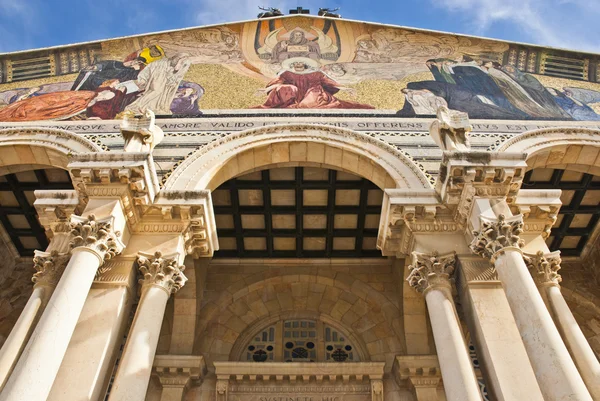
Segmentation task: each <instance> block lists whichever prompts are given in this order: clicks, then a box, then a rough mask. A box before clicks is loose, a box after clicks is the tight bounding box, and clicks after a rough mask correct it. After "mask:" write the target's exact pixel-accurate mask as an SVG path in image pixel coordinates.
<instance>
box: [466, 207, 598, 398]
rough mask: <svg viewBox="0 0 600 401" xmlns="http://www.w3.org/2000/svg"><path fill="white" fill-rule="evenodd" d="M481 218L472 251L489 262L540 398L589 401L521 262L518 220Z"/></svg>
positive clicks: (586, 392)
mask: <svg viewBox="0 0 600 401" xmlns="http://www.w3.org/2000/svg"><path fill="white" fill-rule="evenodd" d="M480 219H481V228H480V230H479V231H475V232H474V233H473V234H474V236H475V238H473V242H472V243H471V250H472V251H473V252H474V253H476V254H479V255H481V256H483V257H487V258H490V260H491V262H492V263H493V265H494V267H495V268H496V270H497V272H498V278H499V279H500V281H501V282H502V286H503V287H504V291H505V292H506V298H507V300H508V303H509V305H510V308H511V310H512V313H513V315H514V317H515V321H516V323H517V327H518V328H519V332H520V333H521V338H522V339H523V343H524V345H525V349H526V350H527V354H528V355H529V360H530V361H531V364H532V366H533V370H534V372H535V374H536V377H537V380H538V384H539V385H540V389H541V390H542V394H543V395H544V399H545V400H547V401H575V400H579V401H584V400H585V401H591V400H592V398H591V396H590V393H589V392H588V391H587V389H586V387H585V384H584V383H583V380H582V379H581V376H580V375H579V372H577V368H576V367H575V364H574V363H573V360H572V359H571V356H570V355H569V352H568V351H567V348H566V347H565V344H564V343H563V341H562V339H561V338H560V334H559V333H558V330H557V329H556V326H555V325H554V322H553V321H552V318H551V316H550V313H548V309H547V308H546V305H544V301H543V300H542V297H541V296H540V293H539V291H538V289H537V288H536V286H535V283H534V282H533V279H532V278H531V275H530V274H529V272H528V270H527V266H526V265H525V261H524V260H523V255H522V251H521V247H522V246H523V240H521V239H520V237H519V235H520V234H521V233H522V232H523V219H522V216H514V217H510V218H508V219H507V218H505V216H504V215H502V214H500V215H498V218H497V219H490V218H487V217H483V216H481V217H480Z"/></svg>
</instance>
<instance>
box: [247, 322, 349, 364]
mask: <svg viewBox="0 0 600 401" xmlns="http://www.w3.org/2000/svg"><path fill="white" fill-rule="evenodd" d="M242 360H243V361H250V362H252V361H253V362H357V361H359V360H360V359H359V357H358V354H357V352H356V350H355V349H354V345H352V344H351V343H350V342H349V341H348V339H347V338H346V335H344V334H343V333H342V332H340V331H339V330H338V329H336V328H334V327H332V326H330V325H329V324H327V323H325V322H321V321H317V320H309V319H297V320H281V321H279V322H277V323H274V324H272V325H270V326H268V327H266V328H264V329H262V330H261V331H259V332H258V333H256V335H254V336H252V340H251V341H250V342H249V343H248V345H247V346H246V348H245V351H244V352H243V354H242Z"/></svg>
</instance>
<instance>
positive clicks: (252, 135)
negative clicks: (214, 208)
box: [164, 124, 431, 190]
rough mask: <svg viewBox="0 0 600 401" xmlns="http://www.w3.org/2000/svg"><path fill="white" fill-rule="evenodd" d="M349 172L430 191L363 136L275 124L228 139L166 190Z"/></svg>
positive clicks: (420, 175) (387, 150)
mask: <svg viewBox="0 0 600 401" xmlns="http://www.w3.org/2000/svg"><path fill="white" fill-rule="evenodd" d="M300 165H303V166H319V167H325V168H331V169H334V170H344V171H347V172H350V173H353V174H356V175H359V176H361V177H364V178H367V179H369V180H371V181H372V182H373V183H375V184H376V185H378V186H379V187H380V188H382V189H383V188H396V187H401V188H430V187H431V184H430V183H429V180H428V178H427V176H426V175H425V173H424V172H423V171H421V170H420V169H419V167H418V166H417V165H416V164H415V163H414V162H413V161H412V160H411V159H410V158H409V157H407V156H406V155H404V154H403V153H402V152H400V151H398V150H397V149H395V148H393V147H392V146H390V145H388V144H386V143H384V142H382V141H380V140H377V139H375V138H372V137H370V136H368V135H366V134H364V133H360V132H356V131H352V130H348V129H341V128H336V127H329V126H321V125H299V124H289V125H275V126H268V127H262V128H258V129H252V130H248V131H243V132H239V133H235V134H231V135H228V136H226V137H224V138H221V139H219V140H217V141H215V142H212V143H210V144H209V145H207V146H205V147H203V148H202V149H200V150H198V151H197V152H195V153H194V154H192V155H191V156H190V157H188V158H187V159H186V160H185V161H184V162H183V163H182V164H181V165H180V166H179V167H177V169H176V170H175V171H173V173H172V174H171V176H170V177H169V178H168V179H167V181H166V183H165V186H164V187H165V189H167V190H198V189H211V190H213V189H215V188H217V187H218V186H219V185H220V184H221V183H223V182H225V181H227V180H228V179H230V178H233V177H235V176H238V175H241V174H243V173H246V172H251V171H255V170H261V169H266V168H269V167H283V166H300Z"/></svg>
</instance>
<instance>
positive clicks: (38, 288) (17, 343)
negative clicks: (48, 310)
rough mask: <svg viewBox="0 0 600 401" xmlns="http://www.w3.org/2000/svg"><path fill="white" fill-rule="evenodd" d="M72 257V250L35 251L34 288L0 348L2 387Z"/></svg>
mask: <svg viewBox="0 0 600 401" xmlns="http://www.w3.org/2000/svg"><path fill="white" fill-rule="evenodd" d="M69 257H70V254H69V253H58V251H52V252H42V251H36V252H35V257H34V258H33V267H34V268H35V270H36V271H37V272H36V273H35V274H34V275H33V278H32V281H33V282H34V283H35V284H34V285H33V292H32V294H31V296H30V297H29V300H28V301H27V304H26V305H25V308H23V311H22V312H21V315H19V319H18V320H17V323H15V326H14V327H13V329H12V330H11V332H10V335H9V336H8V338H7V339H6V341H5V342H4V345H3V346H2V349H1V350H0V388H3V387H4V384H5V383H6V381H7V380H8V377H9V375H10V373H11V372H12V369H13V367H14V366H15V364H16V362H17V359H18V357H19V355H20V354H21V351H23V348H24V347H25V344H27V340H28V339H29V335H30V334H31V331H32V330H33V328H34V327H35V323H36V322H37V320H38V319H39V317H40V313H41V312H42V311H43V310H44V306H46V303H47V302H48V298H50V295H51V294H52V292H53V291H54V288H55V287H56V284H57V283H58V280H59V279H60V276H61V275H62V273H63V271H64V269H65V266H66V265H67V261H68V260H69Z"/></svg>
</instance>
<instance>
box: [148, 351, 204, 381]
mask: <svg viewBox="0 0 600 401" xmlns="http://www.w3.org/2000/svg"><path fill="white" fill-rule="evenodd" d="M153 374H155V375H156V376H158V380H159V381H160V383H161V384H162V386H163V388H164V387H175V388H182V389H183V388H186V387H187V386H189V385H190V383H191V382H196V384H200V383H199V382H198V381H201V380H202V379H204V375H205V374H206V363H205V362H204V357H203V356H195V355H194V356H191V355H156V357H155V358H154V364H153Z"/></svg>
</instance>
